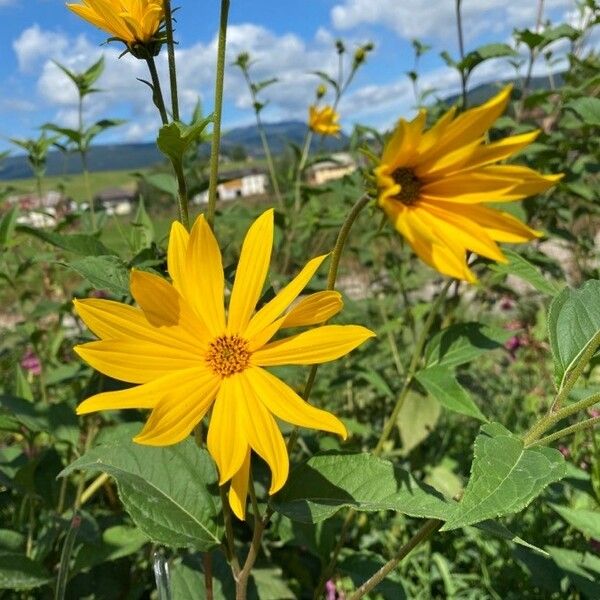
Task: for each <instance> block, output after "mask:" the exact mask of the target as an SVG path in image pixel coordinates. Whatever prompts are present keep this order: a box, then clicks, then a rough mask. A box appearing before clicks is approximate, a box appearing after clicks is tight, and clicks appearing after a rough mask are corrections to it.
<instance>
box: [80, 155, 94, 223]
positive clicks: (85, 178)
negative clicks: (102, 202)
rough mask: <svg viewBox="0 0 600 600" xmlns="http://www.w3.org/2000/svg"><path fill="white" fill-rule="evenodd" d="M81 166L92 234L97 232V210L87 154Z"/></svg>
mask: <svg viewBox="0 0 600 600" xmlns="http://www.w3.org/2000/svg"><path fill="white" fill-rule="evenodd" d="M81 164H82V166H83V181H84V184H85V193H86V196H87V201H88V204H89V207H90V227H91V229H92V233H93V232H95V231H96V209H95V207H94V198H93V197H92V184H91V182H90V171H89V169H88V163H87V155H86V153H85V152H82V153H81Z"/></svg>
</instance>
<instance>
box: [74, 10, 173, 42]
mask: <svg viewBox="0 0 600 600" xmlns="http://www.w3.org/2000/svg"><path fill="white" fill-rule="evenodd" d="M82 2H83V3H82V4H67V7H68V8H70V9H71V10H72V11H73V12H74V13H75V14H77V15H79V16H80V17H81V18H82V19H85V20H86V21H88V22H89V23H91V24H92V25H95V26H96V27H98V28H100V29H102V31H105V32H106V33H108V34H109V35H111V36H114V37H115V38H118V39H119V40H121V41H122V42H123V43H125V44H127V46H128V47H129V48H130V49H133V48H134V47H135V46H137V45H141V46H148V45H149V44H151V43H152V42H154V41H155V38H156V36H157V34H158V31H159V29H160V26H161V24H162V22H163V20H164V16H165V15H164V8H163V3H162V2H161V0H82Z"/></svg>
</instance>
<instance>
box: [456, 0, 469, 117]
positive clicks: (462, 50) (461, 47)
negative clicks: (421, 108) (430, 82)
mask: <svg viewBox="0 0 600 600" xmlns="http://www.w3.org/2000/svg"><path fill="white" fill-rule="evenodd" d="M461 5H462V0H455V9H456V29H457V32H458V52H459V54H460V60H461V62H462V61H463V60H464V58H465V42H464V37H463V27H462V13H461V8H462V6H461ZM460 88H461V95H462V109H463V110H466V109H467V103H468V100H467V74H466V72H465V70H464V68H461V69H460Z"/></svg>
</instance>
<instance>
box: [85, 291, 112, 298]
mask: <svg viewBox="0 0 600 600" xmlns="http://www.w3.org/2000/svg"><path fill="white" fill-rule="evenodd" d="M89 297H90V298H108V294H107V293H106V292H105V291H104V290H92V291H91V292H90V295H89Z"/></svg>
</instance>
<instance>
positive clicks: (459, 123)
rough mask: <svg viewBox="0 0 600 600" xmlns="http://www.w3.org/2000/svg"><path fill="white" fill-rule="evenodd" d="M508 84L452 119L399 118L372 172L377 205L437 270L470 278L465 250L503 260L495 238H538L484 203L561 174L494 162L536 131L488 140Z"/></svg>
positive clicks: (532, 190)
mask: <svg viewBox="0 0 600 600" xmlns="http://www.w3.org/2000/svg"><path fill="white" fill-rule="evenodd" d="M511 91H512V86H507V87H505V88H504V89H503V90H502V91H501V92H500V93H499V94H497V95H496V96H494V97H493V98H491V99H490V100H488V101H487V102H485V103H484V104H482V105H481V106H477V107H475V108H471V109H469V110H467V111H465V112H464V113H462V114H460V115H458V116H456V115H455V113H456V108H455V107H454V108H451V109H450V110H449V111H448V112H446V113H445V114H444V115H443V116H442V117H441V118H440V119H439V120H438V121H437V122H436V123H435V124H434V125H433V126H432V127H431V128H430V129H428V130H427V131H424V126H425V120H426V117H427V113H426V111H424V110H422V111H420V112H419V114H418V115H417V116H416V117H415V119H414V120H412V121H410V122H409V121H405V120H404V119H401V120H400V121H399V122H398V125H397V127H396V129H395V131H394V132H393V134H392V136H391V137H390V139H389V141H388V142H387V144H386V146H385V148H384V150H383V155H382V157H381V161H380V164H379V165H378V166H377V168H376V169H375V175H376V177H377V185H378V188H379V199H378V203H379V206H380V207H381V208H382V209H383V210H384V212H385V213H386V215H387V216H388V218H389V219H390V220H391V222H392V223H393V225H394V227H395V228H396V229H397V230H398V231H399V232H400V233H401V234H402V235H403V236H404V238H405V239H406V240H407V241H408V243H409V244H410V245H411V247H412V249H413V250H414V251H415V252H416V254H417V255H418V256H419V257H420V258H421V259H422V260H423V261H424V262H426V263H427V264H428V265H430V266H431V267H433V268H434V269H436V270H438V271H439V272H440V273H442V274H443V275H448V276H450V277H455V278H457V279H463V280H466V281H469V282H471V283H473V282H475V281H476V279H475V275H474V274H473V272H472V271H471V270H470V269H469V267H468V266H467V262H466V252H467V251H468V250H470V251H472V252H475V253H477V254H479V255H481V256H485V257H486V258H490V259H492V260H495V261H498V262H504V263H505V262H507V260H506V258H505V256H504V255H503V254H502V251H501V250H500V248H499V247H498V245H497V243H496V242H510V243H516V244H519V243H523V242H527V241H530V240H532V239H534V238H536V237H539V236H540V235H541V233H540V232H538V231H535V230H533V229H531V228H529V227H527V226H526V225H525V224H524V223H521V221H519V220H518V219H516V218H515V217H513V216H511V215H510V214H508V213H506V212H502V211H498V210H494V209H493V208H490V207H488V206H485V203H486V202H514V201H516V200H522V199H523V198H525V197H527V196H531V195H533V194H538V193H540V192H544V191H545V190H547V189H549V188H550V187H552V186H553V185H554V184H555V183H556V182H557V181H558V180H559V179H560V178H561V177H562V175H543V174H542V173H538V172H537V171H534V170H533V169H530V168H529V167H525V166H521V165H518V166H517V165H505V164H497V163H498V162H499V161H501V160H503V159H505V158H508V157H509V156H511V155H513V154H515V153H516V152H518V151H519V150H521V149H522V148H524V147H525V146H527V145H528V144H530V143H531V142H533V140H535V138H536V137H537V136H538V134H539V131H532V132H530V133H524V134H520V135H515V136H511V137H506V138H504V139H501V140H499V141H496V142H490V143H487V142H486V138H485V136H486V132H487V130H488V129H489V128H490V127H491V126H492V124H493V123H494V121H495V120H496V119H497V118H498V117H499V116H500V115H501V114H502V113H503V112H504V109H505V108H506V105H507V104H508V102H509V100H510V94H511Z"/></svg>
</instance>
